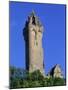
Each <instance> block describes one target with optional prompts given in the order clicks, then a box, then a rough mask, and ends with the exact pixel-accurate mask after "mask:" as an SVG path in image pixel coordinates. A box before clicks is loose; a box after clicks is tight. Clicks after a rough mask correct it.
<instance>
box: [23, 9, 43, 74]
mask: <svg viewBox="0 0 68 90" xmlns="http://www.w3.org/2000/svg"><path fill="white" fill-rule="evenodd" d="M42 36H43V26H42V25H41V23H40V21H39V19H38V17H37V16H35V13H34V11H33V12H32V13H31V14H30V16H28V20H27V21H26V25H25V28H24V38H25V45H26V69H27V70H28V71H29V72H33V71H35V70H40V72H41V73H42V74H44V62H43V47H42Z"/></svg>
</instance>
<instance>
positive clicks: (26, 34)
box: [22, 21, 29, 71]
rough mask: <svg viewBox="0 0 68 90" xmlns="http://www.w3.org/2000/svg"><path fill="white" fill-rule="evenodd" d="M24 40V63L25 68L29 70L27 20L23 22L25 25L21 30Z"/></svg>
mask: <svg viewBox="0 0 68 90" xmlns="http://www.w3.org/2000/svg"><path fill="white" fill-rule="evenodd" d="M22 34H23V36H24V40H25V64H26V70H27V71H28V70H29V31H28V21H26V23H25V27H24V28H23V32H22Z"/></svg>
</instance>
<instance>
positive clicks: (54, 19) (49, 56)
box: [9, 2, 65, 75]
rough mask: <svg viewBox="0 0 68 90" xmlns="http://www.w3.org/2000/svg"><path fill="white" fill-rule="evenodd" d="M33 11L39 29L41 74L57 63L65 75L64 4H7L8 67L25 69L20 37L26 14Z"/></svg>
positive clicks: (21, 38)
mask: <svg viewBox="0 0 68 90" xmlns="http://www.w3.org/2000/svg"><path fill="white" fill-rule="evenodd" d="M32 10H34V11H35V13H36V15H37V16H38V17H39V19H40V21H41V23H42V25H43V27H44V32H43V40H42V44H43V49H44V65H45V68H44V70H45V73H48V72H49V70H50V69H51V68H52V67H53V66H54V65H55V64H60V66H61V68H62V70H63V74H64V75H65V5H59V4H39V3H25V2H24V3H23V2H10V3H9V16H10V17H9V18H10V23H9V25H10V27H9V28H10V36H9V37H10V65H12V66H16V67H20V68H25V42H24V37H23V35H22V31H23V28H24V26H25V22H26V20H27V18H28V15H29V14H30V13H31V12H32Z"/></svg>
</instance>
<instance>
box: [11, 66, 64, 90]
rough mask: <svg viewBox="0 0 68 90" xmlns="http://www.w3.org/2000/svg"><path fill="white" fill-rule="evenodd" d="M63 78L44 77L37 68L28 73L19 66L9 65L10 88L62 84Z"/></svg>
mask: <svg viewBox="0 0 68 90" xmlns="http://www.w3.org/2000/svg"><path fill="white" fill-rule="evenodd" d="M63 85H65V79H64V78H53V77H50V78H45V77H44V76H43V75H42V74H41V72H40V71H39V70H37V71H34V72H33V73H29V72H28V71H26V70H24V69H20V68H15V67H10V88H12V89H13V88H31V87H48V86H63Z"/></svg>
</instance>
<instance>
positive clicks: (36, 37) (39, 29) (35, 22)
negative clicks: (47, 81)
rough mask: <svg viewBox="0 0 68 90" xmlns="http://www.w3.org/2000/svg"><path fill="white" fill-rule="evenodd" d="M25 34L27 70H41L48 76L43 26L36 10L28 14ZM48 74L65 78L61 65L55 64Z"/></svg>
mask: <svg viewBox="0 0 68 90" xmlns="http://www.w3.org/2000/svg"><path fill="white" fill-rule="evenodd" d="M23 35H24V40H25V58H26V70H28V71H29V72H30V73H31V72H34V71H36V70H39V71H40V72H41V73H42V75H43V76H46V75H45V71H44V58H43V55H44V54H43V47H42V37H43V26H42V24H41V22H40V20H39V18H38V17H37V16H36V15H35V12H34V11H33V12H32V13H31V14H30V15H29V16H28V20H27V21H26V24H25V28H24V30H23ZM47 76H48V77H50V76H52V77H60V78H63V75H62V70H61V67H60V65H59V64H56V65H54V67H53V68H52V69H51V70H50V72H49V73H48V75H47Z"/></svg>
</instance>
